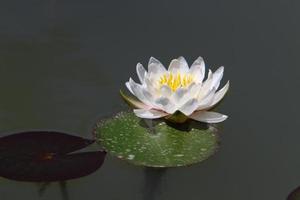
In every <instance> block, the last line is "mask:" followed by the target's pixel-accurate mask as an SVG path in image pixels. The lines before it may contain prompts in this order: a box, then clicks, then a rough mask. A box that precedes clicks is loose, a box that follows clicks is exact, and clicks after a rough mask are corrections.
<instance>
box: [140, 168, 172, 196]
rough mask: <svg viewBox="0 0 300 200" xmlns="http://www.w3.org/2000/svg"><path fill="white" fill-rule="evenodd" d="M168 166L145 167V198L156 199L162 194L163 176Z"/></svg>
mask: <svg viewBox="0 0 300 200" xmlns="http://www.w3.org/2000/svg"><path fill="white" fill-rule="evenodd" d="M166 171H167V168H149V167H147V168H145V170H144V173H145V185H144V188H143V191H142V192H143V200H154V199H156V198H157V197H159V196H160V195H161V192H162V178H163V176H164V175H165V174H166Z"/></svg>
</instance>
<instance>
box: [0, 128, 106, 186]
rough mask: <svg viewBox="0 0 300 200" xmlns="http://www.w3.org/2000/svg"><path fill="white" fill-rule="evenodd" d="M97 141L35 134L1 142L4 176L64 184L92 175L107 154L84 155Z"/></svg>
mask: <svg viewBox="0 0 300 200" xmlns="http://www.w3.org/2000/svg"><path fill="white" fill-rule="evenodd" d="M93 142H94V141H93V140H89V139H84V138H81V137H77V136H72V135H68V134H65V133H59V132H48V131H33V132H22V133H17V134H12V135H8V136H4V137H1V138H0V163H1V165H0V176H2V177H4V178H8V179H13V180H18V181H35V182H52V181H64V180H69V179H74V178H79V177H82V176H86V175H89V174H91V173H93V172H94V171H96V170H97V169H99V168H100V167H101V165H102V164H103V162H104V158H105V154H106V153H105V152H103V151H95V152H80V153H72V152H74V151H76V150H80V149H82V148H84V147H86V146H88V145H90V144H92V143H93Z"/></svg>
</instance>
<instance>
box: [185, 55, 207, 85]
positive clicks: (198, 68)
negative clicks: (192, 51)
mask: <svg viewBox="0 0 300 200" xmlns="http://www.w3.org/2000/svg"><path fill="white" fill-rule="evenodd" d="M189 73H190V74H191V75H193V77H194V80H195V82H196V83H201V82H202V81H203V79H204V76H205V63H204V60H203V58H202V57H198V58H197V59H196V60H195V62H194V63H193V64H192V66H191V68H190V71H189Z"/></svg>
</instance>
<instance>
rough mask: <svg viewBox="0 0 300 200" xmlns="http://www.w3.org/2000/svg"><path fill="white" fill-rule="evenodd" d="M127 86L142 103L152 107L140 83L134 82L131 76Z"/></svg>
mask: <svg viewBox="0 0 300 200" xmlns="http://www.w3.org/2000/svg"><path fill="white" fill-rule="evenodd" d="M129 87H130V88H131V90H132V92H133V94H134V95H135V96H136V97H137V98H138V99H139V100H140V101H141V102H143V103H144V104H146V105H148V106H151V107H153V104H152V102H151V101H150V100H149V98H147V97H145V92H144V90H143V88H142V86H141V85H140V84H137V83H136V82H134V81H133V80H132V79H131V78H130V79H129Z"/></svg>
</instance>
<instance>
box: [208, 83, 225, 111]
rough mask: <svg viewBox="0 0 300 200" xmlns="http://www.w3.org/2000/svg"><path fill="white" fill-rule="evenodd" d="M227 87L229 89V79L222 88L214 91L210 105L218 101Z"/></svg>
mask: <svg viewBox="0 0 300 200" xmlns="http://www.w3.org/2000/svg"><path fill="white" fill-rule="evenodd" d="M228 89H229V81H228V82H227V83H226V85H225V86H224V87H223V88H222V89H220V90H219V91H217V92H216V94H215V96H214V100H213V102H212V105H211V106H214V105H216V104H217V103H219V102H220V101H221V100H222V99H223V97H224V96H225V94H226V92H227V91H228Z"/></svg>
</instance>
